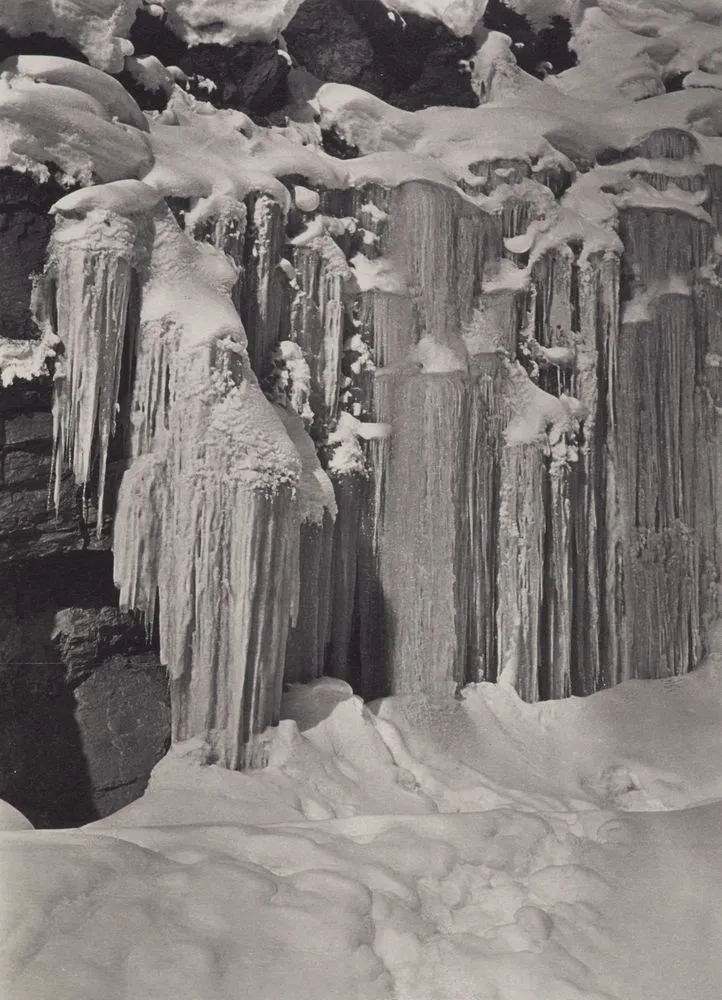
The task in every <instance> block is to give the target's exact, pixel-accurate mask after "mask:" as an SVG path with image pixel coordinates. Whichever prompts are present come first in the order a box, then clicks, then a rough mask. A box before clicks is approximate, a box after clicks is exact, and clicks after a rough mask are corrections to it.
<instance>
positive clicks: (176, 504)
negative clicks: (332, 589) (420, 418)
mask: <svg viewBox="0 0 722 1000" xmlns="http://www.w3.org/2000/svg"><path fill="white" fill-rule="evenodd" d="M154 224H155V240H154V245H153V255H152V261H151V267H150V269H149V275H148V279H147V281H146V283H145V285H144V287H143V308H142V312H141V326H140V330H139V333H138V346H137V354H136V378H135V385H134V397H133V405H132V414H131V419H132V441H133V452H134V455H133V463H132V464H131V467H130V469H129V470H128V472H127V473H126V476H125V478H124V481H123V484H122V487H121V492H120V498H119V510H118V515H117V518H116V525H115V538H114V551H115V553H116V563H115V576H116V581H117V583H118V586H119V587H120V591H121V603H122V604H124V605H126V606H133V607H138V608H139V609H140V610H142V611H144V612H145V613H146V615H152V614H153V611H154V608H155V597H156V593H157V594H158V616H159V628H160V643H161V658H162V659H163V661H164V662H165V663H166V664H167V666H168V671H169V674H170V683H171V694H172V725H173V738H174V739H175V740H182V739H187V738H189V737H192V736H199V737H202V738H203V739H204V740H205V741H206V742H207V743H208V744H209V745H210V747H211V750H212V753H213V754H214V756H215V757H216V759H218V760H219V761H220V762H221V763H223V764H225V765H226V766H227V767H233V768H235V767H244V766H250V765H255V764H260V763H263V759H264V751H263V739H262V734H263V731H264V730H265V728H266V727H267V726H269V725H272V724H275V723H276V722H277V721H278V716H279V711H280V701H281V692H282V684H283V671H284V665H285V660H286V638H287V635H288V629H289V626H290V624H291V622H292V621H293V620H295V616H296V611H297V606H298V585H299V577H298V573H299V538H300V518H301V505H300V503H299V499H298V497H297V493H296V490H297V486H298V485H299V479H300V477H301V462H300V460H299V455H298V452H297V450H296V448H295V446H294V445H293V443H292V441H291V439H290V438H289V436H288V433H287V432H286V430H285V428H284V425H283V422H282V420H281V418H280V416H279V413H278V411H277V408H274V407H273V406H272V405H271V404H270V403H269V402H268V401H267V400H266V399H265V397H264V396H263V394H262V392H261V391H260V389H259V387H258V383H257V381H256V378H255V376H254V374H253V372H252V371H251V368H250V364H249V361H248V356H247V354H246V351H245V338H244V334H243V328H242V326H241V323H240V320H239V319H238V316H237V314H236V312H235V310H234V309H233V306H232V303H231V301H230V299H229V298H228V292H229V291H230V289H231V287H232V285H233V281H234V279H235V271H233V269H231V268H230V267H229V266H228V263H227V261H226V260H225V258H223V257H222V256H220V255H218V256H214V254H213V253H212V252H210V251H207V252H200V250H199V249H198V247H197V246H196V245H195V244H194V243H193V242H192V241H191V240H190V239H189V238H188V237H187V236H186V235H185V234H183V233H182V232H181V231H180V230H179V229H178V228H177V226H176V225H175V223H174V222H173V221H172V219H171V218H170V216H169V214H168V213H167V212H165V211H159V212H158V213H157V214H156V218H155V220H154ZM184 301H186V302H190V303H191V304H192V306H193V308H189V307H188V308H185V309H177V308H176V305H175V304H176V303H177V302H184ZM169 307H170V308H169ZM302 494H303V490H302ZM307 499H308V498H307Z"/></svg>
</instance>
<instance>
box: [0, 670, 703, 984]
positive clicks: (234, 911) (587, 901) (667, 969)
mask: <svg viewBox="0 0 722 1000" xmlns="http://www.w3.org/2000/svg"><path fill="white" fill-rule="evenodd" d="M284 715H285V717H286V719H285V721H283V722H282V723H281V725H280V727H279V728H278V730H277V731H275V732H274V733H273V735H272V737H270V758H271V760H270V765H269V766H268V768H266V769H265V770H263V771H260V772H256V773H250V774H249V773H247V774H240V773H234V772H229V771H226V770H224V769H221V768H219V767H216V766H213V765H209V764H207V763H204V749H203V747H202V746H201V745H200V744H199V743H196V742H191V743H186V744H181V745H179V746H177V747H176V748H175V750H174V751H173V752H172V753H171V754H170V755H169V756H168V757H167V758H166V759H165V760H164V761H163V762H162V763H161V764H160V765H159V766H158V767H157V769H156V771H155V772H154V775H153V777H152V779H151V784H150V786H149V789H148V791H147V793H146V795H145V796H144V798H142V799H141V800H139V801H138V802H136V803H134V804H133V805H131V806H129V807H127V808H126V809H124V810H122V811H121V812H119V813H117V814H116V815H115V816H112V817H110V818H109V819H106V820H103V821H101V822H99V823H95V824H93V825H91V826H89V827H87V828H85V829H83V830H78V831H74V830H73V831H33V830H30V829H23V828H22V827H23V825H24V824H23V823H22V820H21V818H20V817H19V814H17V813H15V812H14V811H13V810H11V809H10V808H9V807H8V808H7V809H6V810H4V811H1V812H0V823H1V824H2V826H3V828H4V829H5V830H6V832H4V833H2V834H0V847H1V848H2V850H1V851H0V858H1V859H2V862H1V864H2V868H1V869H0V883H2V886H3V893H2V902H1V903H0V914H1V918H0V922H1V924H2V928H1V929H0V956H2V957H1V959H0V969H1V970H2V976H3V979H2V985H1V986H0V995H2V996H3V997H8V998H12V1000H98V998H100V997H102V998H103V1000H138V998H141V997H142V998H144V1000H230V998H233V1000H237V998H244V1000H251V998H253V1000H256V998H264V1000H296V998H298V1000H306V998H314V1000H332V998H339V1000H342V998H343V1000H348V998H352V997H358V998H363V1000H366V998H369V1000H371V998H376V997H379V998H380V997H384V998H386V997H388V998H395V1000H431V998H434V1000H436V998H438V1000H486V998H489V1000H491V998H494V1000H581V998H586V1000H591V998H594V1000H602V998H607V1000H611V998H614V1000H642V998H643V1000H649V998H651V997H654V998H655V1000H681V998H682V997H694V998H695V1000H717V998H718V997H719V995H720V987H719V982H720V973H722V964H721V963H720V959H719V958H718V954H719V940H720V920H721V919H722V918H721V917H720V913H722V851H721V850H720V849H721V848H722V769H721V768H720V760H721V753H720V751H721V750H722V655H720V654H717V655H713V656H712V657H711V658H710V659H709V661H708V662H707V663H706V664H705V665H704V666H703V667H701V668H700V669H698V670H697V671H695V672H694V673H693V674H690V675H689V676H687V677H685V678H676V679H674V680H663V681H644V682H631V683H626V684H622V685H620V686H618V687H617V688H615V689H613V690H610V691H605V692H603V693H600V694H597V695H594V696H592V697H590V698H587V699H583V700H582V699H569V700H566V701H558V702H547V703H541V704H536V705H527V704H525V703H523V702H521V701H520V700H519V699H518V698H517V696H516V695H515V694H514V693H513V692H512V691H511V690H510V689H509V688H507V687H506V686H503V685H499V686H493V685H480V686H477V687H474V688H469V689H466V690H465V691H464V692H463V696H461V697H457V698H454V697H450V698H449V699H448V700H437V701H434V702H429V701H425V700H413V699H404V698H390V699H387V700H385V701H383V702H381V703H377V704H374V705H370V706H363V705H362V703H361V702H360V701H359V700H358V699H356V698H354V697H352V696H351V695H350V692H349V689H348V688H347V687H346V685H344V684H343V682H340V681H335V680H332V679H329V678H324V679H322V680H320V681H318V682H315V683H314V684H311V685H308V686H297V687H293V688H291V690H290V691H289V692H288V693H287V696H286V699H285V705H284Z"/></svg>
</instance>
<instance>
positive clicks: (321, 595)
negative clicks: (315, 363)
mask: <svg viewBox="0 0 722 1000" xmlns="http://www.w3.org/2000/svg"><path fill="white" fill-rule="evenodd" d="M278 412H279V416H280V417H281V420H282V422H283V425H284V427H285V428H286V431H287V433H288V436H289V437H290V439H291V441H293V443H294V444H295V446H296V449H297V451H298V453H299V455H300V457H301V462H302V473H301V480H300V482H299V484H298V505H299V518H300V532H301V539H300V554H299V588H300V590H299V606H298V615H297V617H296V622H295V624H294V626H293V628H292V629H291V632H290V635H289V640H288V644H287V649H286V665H285V672H284V677H285V680H286V681H310V680H313V679H314V678H316V677H320V676H321V674H322V673H323V669H324V664H325V659H326V648H327V646H328V643H329V640H330V618H331V595H332V589H331V566H332V563H331V557H332V540H333V526H334V520H335V517H336V500H335V497H334V490H333V486H332V484H331V481H330V479H329V478H328V476H327V475H326V473H325V472H324V471H323V470H322V468H321V465H320V463H319V460H318V458H317V456H316V450H315V448H314V444H313V441H312V440H311V438H310V437H309V436H308V434H307V433H306V430H305V427H304V424H303V421H302V419H301V418H300V417H299V416H298V415H297V414H296V413H295V412H294V411H293V410H292V409H286V408H285V407H278Z"/></svg>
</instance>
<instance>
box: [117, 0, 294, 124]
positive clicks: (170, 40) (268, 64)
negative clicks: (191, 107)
mask: <svg viewBox="0 0 722 1000" xmlns="http://www.w3.org/2000/svg"><path fill="white" fill-rule="evenodd" d="M130 40H131V41H132V42H133V45H134V46H135V54H136V57H139V58H141V59H142V58H143V57H145V56H155V58H156V59H158V60H159V61H160V63H162V64H163V66H173V67H178V69H180V70H181V71H182V72H183V74H185V76H186V77H187V82H186V84H185V85H186V86H187V87H188V89H189V90H190V92H191V93H193V94H194V95H195V96H197V97H199V98H202V99H203V100H206V101H210V103H211V104H213V105H214V106H215V107H219V108H235V109H237V110H239V111H245V112H246V113H247V114H250V115H254V116H260V117H265V116H268V115H270V114H272V113H273V112H274V111H277V110H278V109H280V108H281V107H283V105H284V104H285V103H286V101H287V93H286V78H287V76H288V71H289V69H290V63H289V60H288V59H286V58H285V57H284V56H282V55H280V54H279V50H278V47H277V46H276V45H274V44H270V43H264V42H255V43H249V44H246V43H244V42H238V43H236V44H235V45H230V46H225V45H216V44H215V43H202V44H199V45H193V46H189V45H187V44H186V43H185V42H184V41H183V40H182V39H180V38H179V37H178V36H177V35H175V34H174V33H173V32H172V31H171V29H170V28H169V27H168V25H167V24H166V23H165V22H164V20H162V19H161V18H157V17H152V16H151V15H150V14H148V13H146V12H145V11H142V10H140V11H138V14H137V17H136V20H135V23H134V24H133V26H132V28H131V31H130ZM207 81H210V83H208V82H207ZM121 82H122V83H123V84H124V85H125V86H126V87H128V89H129V90H130V91H131V93H132V94H133V96H134V97H135V98H136V100H138V102H139V103H140V105H141V107H144V108H146V109H148V108H156V107H158V106H163V96H162V93H159V90H158V89H156V88H153V87H151V85H150V84H149V83H145V84H144V83H143V81H142V79H140V78H139V77H138V76H136V77H135V79H134V78H133V76H132V75H131V74H130V73H128V72H126V73H125V74H123V75H122V76H121Z"/></svg>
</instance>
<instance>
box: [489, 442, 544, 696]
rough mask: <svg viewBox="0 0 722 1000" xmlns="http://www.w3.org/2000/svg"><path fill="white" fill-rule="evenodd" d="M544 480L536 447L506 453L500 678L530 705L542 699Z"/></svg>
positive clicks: (500, 574)
mask: <svg viewBox="0 0 722 1000" xmlns="http://www.w3.org/2000/svg"><path fill="white" fill-rule="evenodd" d="M544 475H545V471H544V458H543V455H542V453H541V451H540V449H539V448H538V447H537V445H535V444H515V445H513V446H512V447H506V448H505V449H504V451H503V453H502V460H501V502H500V510H499V542H498V544H499V554H498V560H499V562H498V565H499V569H498V582H497V593H498V601H499V605H498V611H497V618H496V625H497V642H498V657H499V660H498V663H499V666H498V674H499V679H500V680H503V681H504V682H506V683H509V684H510V685H511V686H512V687H514V688H515V689H516V691H517V692H518V693H519V695H520V696H521V697H522V698H524V699H525V700H526V701H536V700H537V699H538V698H539V668H540V659H541V658H540V649H539V623H540V617H541V603H542V587H543V567H544V521H545V518H544V497H543V477H544Z"/></svg>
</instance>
